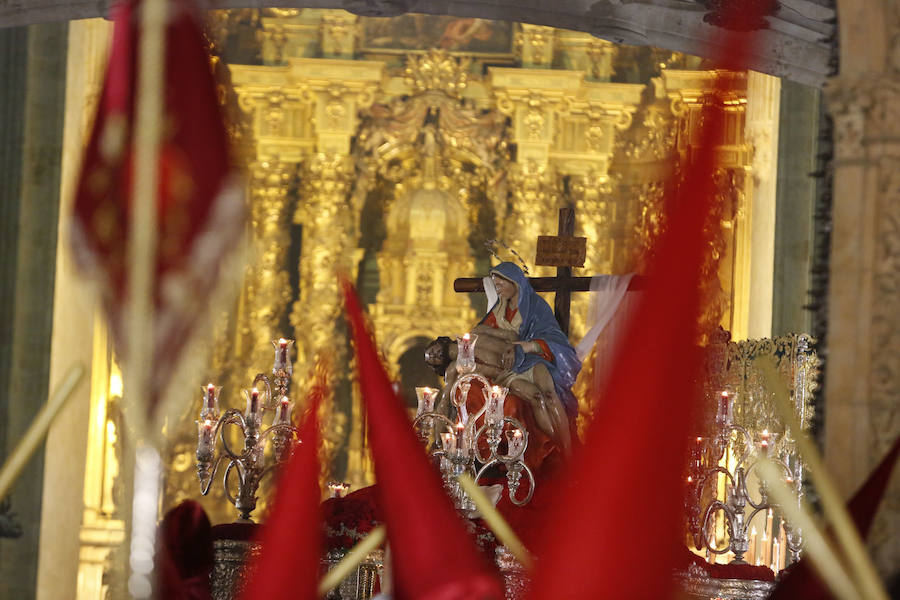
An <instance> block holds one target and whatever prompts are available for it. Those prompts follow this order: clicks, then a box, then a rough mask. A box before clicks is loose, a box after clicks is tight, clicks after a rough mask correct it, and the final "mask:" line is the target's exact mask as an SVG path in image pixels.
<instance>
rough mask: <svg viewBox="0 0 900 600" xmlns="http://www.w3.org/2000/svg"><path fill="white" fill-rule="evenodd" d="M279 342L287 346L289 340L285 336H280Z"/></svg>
mask: <svg viewBox="0 0 900 600" xmlns="http://www.w3.org/2000/svg"><path fill="white" fill-rule="evenodd" d="M278 344H279V345H280V346H287V340H286V339H284V338H278Z"/></svg>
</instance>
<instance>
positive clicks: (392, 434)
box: [344, 282, 503, 600]
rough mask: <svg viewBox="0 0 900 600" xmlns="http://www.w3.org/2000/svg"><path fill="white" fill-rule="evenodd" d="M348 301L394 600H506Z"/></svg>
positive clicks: (353, 301) (349, 294)
mask: <svg viewBox="0 0 900 600" xmlns="http://www.w3.org/2000/svg"><path fill="white" fill-rule="evenodd" d="M344 296H345V298H346V302H347V314H348V317H349V319H350V323H351V324H352V326H353V339H354V343H355V346H356V356H357V366H358V369H359V381H360V386H361V388H362V395H363V400H364V402H365V405H366V408H367V410H368V417H369V418H368V422H369V443H370V448H371V450H372V457H373V459H374V461H375V476H376V478H377V480H378V495H379V498H380V505H381V511H382V514H383V515H384V519H385V522H386V523H387V527H388V530H387V532H388V541H389V542H390V545H391V554H392V557H393V560H392V566H393V571H392V574H393V582H394V590H393V591H392V594H393V597H394V598H397V599H398V600H412V599H427V600H477V599H482V598H485V599H486V598H497V599H499V598H502V597H503V589H502V587H501V586H500V583H499V582H498V581H497V580H496V579H495V578H494V576H493V575H491V573H490V572H489V570H488V568H487V565H486V564H485V563H484V560H483V558H482V557H481V555H480V554H479V551H478V549H477V547H476V546H475V544H474V542H473V541H472V540H471V539H470V538H469V536H468V534H467V533H466V530H465V529H464V527H463V523H462V521H461V520H460V517H459V515H457V514H456V511H455V510H454V509H453V506H452V505H451V504H450V500H449V498H448V497H447V494H446V493H445V492H444V489H443V486H442V485H441V481H440V479H439V477H438V474H437V472H436V471H435V469H434V467H432V466H431V465H430V464H429V462H428V459H427V457H426V456H425V452H424V450H423V448H422V444H421V442H419V440H418V439H416V436H415V433H414V432H413V429H412V426H411V424H410V422H409V417H408V416H407V415H406V412H405V411H404V409H403V404H402V401H401V400H400V398H398V397H397V395H396V394H395V393H394V391H393V389H392V388H391V383H390V380H389V379H388V376H387V373H385V371H384V367H383V366H382V364H381V361H380V360H379V359H378V353H377V351H376V350H375V344H374V342H373V340H372V338H371V336H370V334H369V332H368V330H367V329H366V325H365V322H364V318H363V313H362V308H361V307H360V305H359V299H358V298H357V296H356V292H355V291H354V290H353V288H352V286H351V285H350V284H349V283H347V282H345V283H344Z"/></svg>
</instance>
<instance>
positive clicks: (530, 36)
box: [515, 23, 556, 69]
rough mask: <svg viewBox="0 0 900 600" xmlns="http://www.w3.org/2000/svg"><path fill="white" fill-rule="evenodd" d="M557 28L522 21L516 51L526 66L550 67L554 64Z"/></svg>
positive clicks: (520, 62) (520, 61) (522, 63)
mask: <svg viewBox="0 0 900 600" xmlns="http://www.w3.org/2000/svg"><path fill="white" fill-rule="evenodd" d="M555 38H556V29H554V28H553V27H546V26H544V25H529V24H528V23H522V25H521V29H520V30H519V31H518V33H517V34H516V41H515V45H516V53H517V54H518V59H519V64H521V65H522V66H523V67H525V68H537V69H540V68H543V69H549V68H550V67H551V66H552V65H553V50H554V46H555V45H556V40H555Z"/></svg>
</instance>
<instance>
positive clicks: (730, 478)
mask: <svg viewBox="0 0 900 600" xmlns="http://www.w3.org/2000/svg"><path fill="white" fill-rule="evenodd" d="M716 473H721V474H723V475H724V476H725V478H726V479H728V481H729V482H730V483H731V485H732V487H734V486H735V485H736V484H735V481H734V475H732V474H731V473H730V472H729V471H728V469H726V468H725V467H723V466H721V465H716V466H715V467H713V468H712V469H709V470H707V471H706V472H705V473H703V474H702V475H700V477H699V478H698V479H697V489H698V490H702V489H703V486H704V485H706V482H707V480H708V479H709V478H710V477H712V476H713V475H715V474H716Z"/></svg>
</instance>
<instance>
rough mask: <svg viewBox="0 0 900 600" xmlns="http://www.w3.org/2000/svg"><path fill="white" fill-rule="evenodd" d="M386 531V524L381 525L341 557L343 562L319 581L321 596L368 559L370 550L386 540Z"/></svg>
mask: <svg viewBox="0 0 900 600" xmlns="http://www.w3.org/2000/svg"><path fill="white" fill-rule="evenodd" d="M385 531H386V530H385V528H384V525H379V526H378V527H376V528H375V529H373V530H372V531H370V532H369V535H367V536H366V537H365V538H363V539H362V540H360V542H359V543H358V544H356V545H355V546H353V548H352V549H351V550H350V552H348V553H347V554H346V555H345V556H344V558H342V559H341V562H339V563H338V564H336V565H335V566H334V568H333V569H331V570H330V571H328V572H327V573H325V576H324V577H323V578H322V581H321V582H319V597H324V596H326V595H327V594H328V592H330V591H331V590H333V589H334V588H336V587H337V586H339V585H340V584H341V582H342V581H343V580H344V579H346V578H347V577H348V576H349V575H350V573H352V572H353V570H354V569H355V568H356V567H357V566H358V565H359V563H361V562H362V561H364V560H365V559H366V556H368V555H369V552H371V551H372V550H374V549H375V548H377V547H379V546H380V545H381V544H382V542H384V537H385Z"/></svg>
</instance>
